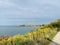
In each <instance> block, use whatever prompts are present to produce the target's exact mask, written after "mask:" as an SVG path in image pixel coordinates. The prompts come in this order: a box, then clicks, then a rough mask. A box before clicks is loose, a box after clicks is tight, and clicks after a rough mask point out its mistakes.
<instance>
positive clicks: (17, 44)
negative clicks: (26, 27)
mask: <svg viewBox="0 0 60 45" xmlns="http://www.w3.org/2000/svg"><path fill="white" fill-rule="evenodd" d="M56 33H57V30H56V29H52V28H49V27H48V28H40V27H39V28H38V29H36V30H34V31H31V32H29V33H27V34H25V35H15V36H13V37H8V38H7V37H5V38H1V40H0V45H48V44H49V43H50V40H52V39H53V37H54V36H55V35H56ZM49 39H50V40H49Z"/></svg>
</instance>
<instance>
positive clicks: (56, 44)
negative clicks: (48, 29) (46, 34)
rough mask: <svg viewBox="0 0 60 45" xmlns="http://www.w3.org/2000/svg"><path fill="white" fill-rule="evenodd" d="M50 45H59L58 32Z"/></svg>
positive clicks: (59, 34)
mask: <svg viewBox="0 0 60 45" xmlns="http://www.w3.org/2000/svg"><path fill="white" fill-rule="evenodd" d="M50 45H60V32H58V33H57V35H56V36H55V37H54V39H53V40H52V42H51V44H50Z"/></svg>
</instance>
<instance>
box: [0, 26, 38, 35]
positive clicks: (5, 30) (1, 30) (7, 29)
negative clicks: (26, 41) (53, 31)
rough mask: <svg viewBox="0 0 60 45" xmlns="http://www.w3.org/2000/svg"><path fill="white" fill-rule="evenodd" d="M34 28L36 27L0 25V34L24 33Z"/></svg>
mask: <svg viewBox="0 0 60 45" xmlns="http://www.w3.org/2000/svg"><path fill="white" fill-rule="evenodd" d="M34 29H37V27H18V26H0V36H1V35H4V36H6V35H10V36H13V35H17V34H25V33H28V32H29V31H31V30H34Z"/></svg>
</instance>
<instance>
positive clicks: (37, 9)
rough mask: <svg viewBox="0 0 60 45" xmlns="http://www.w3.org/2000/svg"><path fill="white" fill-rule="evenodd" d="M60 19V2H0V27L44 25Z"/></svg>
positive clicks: (2, 0)
mask: <svg viewBox="0 0 60 45" xmlns="http://www.w3.org/2000/svg"><path fill="white" fill-rule="evenodd" d="M58 18H60V0H0V25H19V24H43V23H48V22H51V21H53V20H56V19H58Z"/></svg>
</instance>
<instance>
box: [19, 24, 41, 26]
mask: <svg viewBox="0 0 60 45" xmlns="http://www.w3.org/2000/svg"><path fill="white" fill-rule="evenodd" d="M32 26H34V27H35V26H40V25H33V24H28V25H27V24H26V25H19V27H32Z"/></svg>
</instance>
